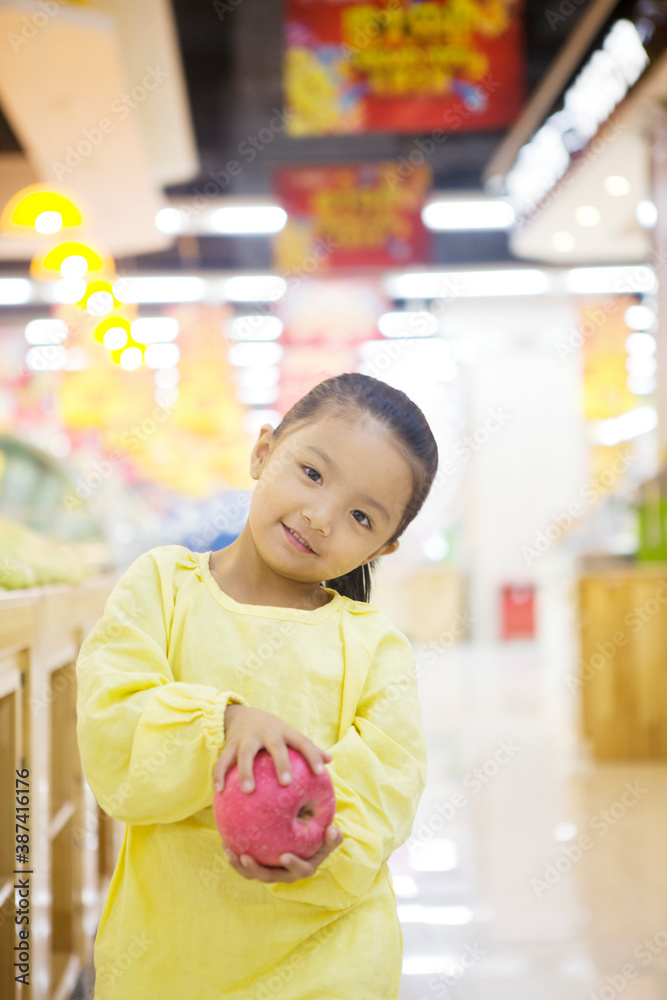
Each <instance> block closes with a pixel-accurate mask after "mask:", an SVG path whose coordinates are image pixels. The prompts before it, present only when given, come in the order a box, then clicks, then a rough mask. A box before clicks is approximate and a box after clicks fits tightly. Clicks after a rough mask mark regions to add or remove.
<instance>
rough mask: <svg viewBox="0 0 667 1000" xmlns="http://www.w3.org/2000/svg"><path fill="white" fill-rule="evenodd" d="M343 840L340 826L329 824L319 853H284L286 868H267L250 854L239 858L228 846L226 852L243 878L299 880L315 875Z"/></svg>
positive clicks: (273, 880)
mask: <svg viewBox="0 0 667 1000" xmlns="http://www.w3.org/2000/svg"><path fill="white" fill-rule="evenodd" d="M342 842H343V834H342V833H341V832H340V830H339V829H338V827H335V826H329V827H327V830H326V834H325V837H324V844H323V845H322V847H321V848H320V849H319V851H318V852H317V854H313V856H312V858H308V860H305V859H304V858H298V857H297V856H296V854H283V855H282V856H281V858H280V860H281V861H282V862H283V863H284V866H285V867H284V868H267V867H265V866H263V865H260V864H258V863H257V862H256V861H255V860H254V859H253V858H251V857H250V856H249V855H248V854H242V855H241V857H240V858H239V857H237V855H236V854H234V852H233V851H230V850H229V848H228V847H226V848H225V854H226V855H227V857H228V858H229V863H230V865H231V866H232V868H233V869H234V870H235V871H237V872H238V873H239V875H243V878H248V879H252V878H256V879H259V881H260V882H298V881H299V879H302V878H310V876H311V875H314V874H315V872H316V871H317V869H318V867H319V866H320V865H321V864H322V862H323V861H324V859H325V858H326V857H328V855H329V854H331V852H332V851H334V850H335V849H336V848H337V847H338V845H339V844H341V843H342ZM244 860H245V861H246V862H247V864H245V865H244V864H243V861H244Z"/></svg>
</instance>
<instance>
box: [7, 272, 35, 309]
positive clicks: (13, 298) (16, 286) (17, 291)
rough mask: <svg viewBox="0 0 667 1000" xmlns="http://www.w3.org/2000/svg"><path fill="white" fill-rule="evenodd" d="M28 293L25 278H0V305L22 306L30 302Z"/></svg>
mask: <svg viewBox="0 0 667 1000" xmlns="http://www.w3.org/2000/svg"><path fill="white" fill-rule="evenodd" d="M30 293H31V288H30V282H29V281H28V280H27V278H0V305H3V306H19V305H22V304H23V303H24V302H29V301H30Z"/></svg>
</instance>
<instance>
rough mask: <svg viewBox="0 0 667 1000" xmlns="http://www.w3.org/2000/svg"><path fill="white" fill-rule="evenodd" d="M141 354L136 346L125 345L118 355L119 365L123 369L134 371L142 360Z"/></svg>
mask: <svg viewBox="0 0 667 1000" xmlns="http://www.w3.org/2000/svg"><path fill="white" fill-rule="evenodd" d="M142 360H143V358H142V354H141V351H140V350H139V348H138V347H126V348H125V350H124V351H123V353H122V354H121V356H120V367H121V368H124V369H125V371H128V372H131V371H135V369H137V368H138V367H139V366H140V365H141V362H142Z"/></svg>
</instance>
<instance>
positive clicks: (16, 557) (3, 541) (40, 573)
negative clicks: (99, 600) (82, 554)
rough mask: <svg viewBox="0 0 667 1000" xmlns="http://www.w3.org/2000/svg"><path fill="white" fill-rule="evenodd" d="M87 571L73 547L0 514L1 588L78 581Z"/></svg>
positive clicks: (14, 588) (82, 578)
mask: <svg viewBox="0 0 667 1000" xmlns="http://www.w3.org/2000/svg"><path fill="white" fill-rule="evenodd" d="M87 575H88V571H87V569H86V567H85V566H84V565H83V563H82V562H80V560H78V559H77V558H76V556H75V555H74V554H73V553H72V550H71V548H70V547H68V546H66V545H63V544H61V543H60V542H58V541H56V540H55V539H53V538H49V537H48V536H47V535H42V534H40V533H39V532H38V531H33V529H32V528H29V527H27V526H26V525H25V524H21V523H20V522H19V521H14V520H12V519H11V518H8V517H3V516H2V515H0V591H2V590H20V589H22V588H24V587H39V586H41V585H42V584H45V583H70V584H73V585H76V584H79V583H81V582H82V580H84V579H85V578H86V576H87Z"/></svg>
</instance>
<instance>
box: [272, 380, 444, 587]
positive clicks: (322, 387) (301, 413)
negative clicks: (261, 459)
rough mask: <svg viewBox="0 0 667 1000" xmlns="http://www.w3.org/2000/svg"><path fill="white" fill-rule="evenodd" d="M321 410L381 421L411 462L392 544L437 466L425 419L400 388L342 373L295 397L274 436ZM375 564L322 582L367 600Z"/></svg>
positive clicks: (418, 505) (420, 500)
mask: <svg viewBox="0 0 667 1000" xmlns="http://www.w3.org/2000/svg"><path fill="white" fill-rule="evenodd" d="M325 408H326V409H328V410H333V411H337V412H339V413H349V411H350V410H351V409H352V408H356V409H357V410H359V411H361V412H363V413H368V414H369V415H370V416H372V417H374V418H375V419H376V420H377V421H379V423H381V424H383V425H384V426H385V427H386V428H387V430H389V431H390V432H391V433H392V434H393V435H394V437H395V438H396V440H397V442H398V444H399V445H401V446H402V449H401V450H402V451H403V452H404V453H405V457H406V458H407V460H408V461H409V462H410V464H411V466H412V473H413V487H412V495H411V497H410V500H409V501H408V505H407V507H406V508H405V511H404V513H403V517H402V518H401V522H400V524H399V525H398V527H397V529H396V531H395V532H394V534H393V535H392V537H391V538H390V539H388V541H389V542H390V543H391V542H394V541H395V540H396V539H397V538H399V537H400V536H401V535H402V534H403V532H404V531H405V529H406V528H407V526H408V525H409V524H410V522H411V521H412V520H413V518H414V517H416V515H417V514H418V512H419V510H420V508H421V506H422V504H423V503H424V500H425V499H426V497H427V496H428V493H429V490H430V489H431V485H432V483H433V479H434V478H435V473H436V470H437V467H438V447H437V445H436V443H435V438H434V437H433V434H432V432H431V428H430V427H429V425H428V423H427V421H426V417H425V416H424V414H423V413H422V411H421V410H420V409H419V407H418V406H417V405H416V404H415V403H413V402H412V400H411V399H410V397H409V396H406V394H405V393H404V392H401V391H400V389H394V388H393V386H390V385H387V383H386V382H382V381H380V379H377V378H372V377H371V376H370V375H361V374H360V373H358V372H345V373H343V374H342V375H335V376H334V377H333V378H328V379H325V380H324V382H320V383H319V385H316V386H315V387H314V388H313V389H311V390H310V392H308V393H306V395H305V396H303V397H302V398H301V399H300V400H298V402H296V403H295V404H294V406H293V407H292V408H291V410H288V412H287V413H286V414H285V416H284V417H283V419H282V420H281V422H280V424H279V425H278V426H277V427H276V429H275V431H274V436H275V437H280V435H281V434H282V433H283V432H285V431H289V430H290V429H291V428H292V425H293V424H296V423H297V422H301V421H303V420H310V419H312V418H313V417H314V415H315V414H316V413H319V412H320V410H323V409H325ZM374 565H375V560H372V561H371V562H369V563H366V564H365V565H363V566H358V567H357V568H356V569H353V570H352V571H351V572H350V573H346V574H345V575H344V576H339V577H337V578H336V579H335V580H325V584H326V586H327V587H331V588H332V589H333V590H337V591H338V593H339V594H342V595H343V597H350V598H351V599H352V600H353V601H365V602H366V603H367V602H368V601H369V599H370V593H371V571H372V570H373V568H374Z"/></svg>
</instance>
